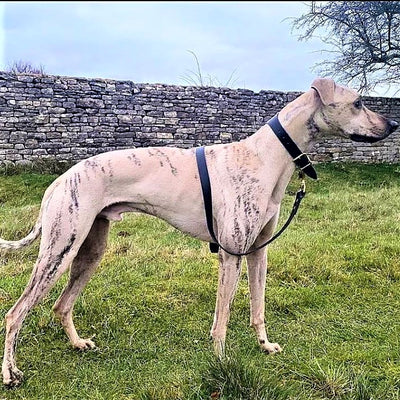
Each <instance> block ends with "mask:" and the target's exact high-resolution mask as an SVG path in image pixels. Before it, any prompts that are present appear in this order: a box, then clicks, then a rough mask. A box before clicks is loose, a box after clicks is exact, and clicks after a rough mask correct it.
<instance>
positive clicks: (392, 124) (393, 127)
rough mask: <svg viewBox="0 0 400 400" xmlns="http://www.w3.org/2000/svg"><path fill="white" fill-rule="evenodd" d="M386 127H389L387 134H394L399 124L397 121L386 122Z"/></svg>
mask: <svg viewBox="0 0 400 400" xmlns="http://www.w3.org/2000/svg"><path fill="white" fill-rule="evenodd" d="M388 125H389V132H390V133H392V132H394V131H395V130H396V129H397V128H398V127H399V123H398V122H397V121H394V120H389V121H388Z"/></svg>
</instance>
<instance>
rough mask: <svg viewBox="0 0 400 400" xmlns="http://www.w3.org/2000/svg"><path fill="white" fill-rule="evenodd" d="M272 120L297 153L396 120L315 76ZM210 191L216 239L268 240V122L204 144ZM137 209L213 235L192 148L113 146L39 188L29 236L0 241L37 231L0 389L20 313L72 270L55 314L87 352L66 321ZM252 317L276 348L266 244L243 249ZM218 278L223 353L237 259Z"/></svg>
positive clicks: (282, 175) (286, 169)
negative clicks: (233, 138) (230, 139)
mask: <svg viewBox="0 0 400 400" xmlns="http://www.w3.org/2000/svg"><path fill="white" fill-rule="evenodd" d="M279 120H280V122H281V124H282V125H283V127H284V128H285V129H286V131H287V132H288V133H289V135H290V136H291V137H292V139H293V140H294V141H295V142H296V143H297V145H298V146H299V147H300V148H301V149H302V150H303V151H309V150H310V148H311V147H312V145H313V143H314V142H316V141H317V140H319V139H321V137H323V136H329V135H336V136H343V137H347V138H349V137H350V138H352V139H354V140H362V141H368V142H373V141H377V140H380V139H383V138H385V137H386V136H388V135H389V134H390V133H391V132H393V131H394V130H395V129H396V128H397V126H398V124H397V123H396V122H395V121H390V120H388V119H387V118H385V117H383V116H381V115H378V114H376V113H374V112H372V111H370V110H368V109H367V108H366V107H365V106H364V105H363V104H362V102H361V99H360V97H359V95H358V94H357V93H356V92H355V91H353V90H351V89H347V88H344V87H341V86H338V85H336V84H335V83H334V82H333V81H332V80H329V79H316V80H315V81H314V82H313V84H312V87H311V89H310V90H309V91H307V92H306V93H304V94H302V95H301V96H299V97H298V98H297V99H295V100H294V101H292V102H291V103H289V104H288V105H287V106H286V107H284V108H283V109H282V110H281V111H280V113H279ZM206 156H207V162H208V169H209V173H210V179H211V185H212V187H213V188H214V189H217V190H214V191H213V212H214V227H215V233H216V237H217V239H218V240H219V242H220V243H221V244H222V245H223V246H224V247H225V248H227V249H230V250H231V251H235V252H246V251H247V250H250V249H252V248H253V247H255V246H257V245H259V244H260V243H262V242H264V241H266V240H267V239H268V238H270V237H271V236H272V234H273V232H274V229H275V227H276V223H277V220H278V215H279V209H280V204H281V201H282V198H283V196H284V193H285V188H286V186H287V184H288V182H289V180H290V177H291V176H292V174H293V171H294V168H295V167H294V163H293V161H292V159H291V157H290V156H289V154H288V153H287V151H286V150H285V148H284V147H283V146H282V144H281V143H280V142H279V140H278V139H277V137H276V136H275V135H274V133H273V132H272V131H271V128H270V127H269V126H268V125H265V126H263V127H261V128H260V129H259V130H258V131H257V132H256V133H254V134H253V135H252V136H250V137H248V138H247V139H245V140H242V141H240V142H237V143H231V144H218V145H213V146H208V147H207V148H206ZM129 211H138V212H144V213H148V214H152V215H155V216H157V217H160V218H162V219H164V220H165V221H168V222H169V223H170V224H171V225H173V226H174V227H176V228H178V229H180V230H181V231H183V232H185V233H187V234H189V235H191V236H193V237H196V238H199V239H201V240H204V241H211V238H210V235H209V233H208V230H207V225H206V219H205V213H204V204H203V197H202V195H201V186H200V182H199V176H198V172H197V166H196V160H195V151H194V149H185V150H183V149H177V148H170V147H158V148H140V149H132V150H121V151H112V152H108V153H104V154H100V155H98V156H95V157H91V158H89V159H87V160H85V161H81V162H79V163H78V164H76V165H75V166H73V167H72V168H71V169H69V170H68V171H67V172H66V173H64V174H63V175H61V176H60V177H59V178H58V179H56V180H55V181H54V182H53V183H52V184H51V185H50V187H49V188H48V189H47V190H46V192H45V194H44V197H43V201H42V204H41V209H40V213H39V217H38V220H37V222H36V225H35V227H34V228H33V230H32V232H31V233H30V234H29V235H28V236H27V237H26V238H24V239H22V240H19V241H15V242H12V241H5V240H2V239H0V248H3V249H19V248H21V247H24V246H27V245H29V244H30V243H32V242H33V240H34V239H36V238H37V237H38V236H39V234H41V242H40V250H39V256H38V259H37V262H36V264H35V267H34V270H33V272H32V276H31V278H30V281H29V283H28V285H27V287H26V289H25V290H24V292H23V294H22V295H21V297H20V298H19V300H18V301H17V302H16V303H15V305H14V306H13V307H12V308H11V309H10V311H9V312H8V313H7V315H6V318H5V320H6V339H5V349H4V361H3V365H2V373H3V381H4V384H5V385H8V386H14V385H17V384H19V383H20V382H21V379H22V372H21V371H19V370H18V368H17V366H16V362H15V351H16V341H17V336H18V332H19V330H20V328H21V325H22V323H23V320H24V319H25V317H26V315H27V313H28V312H29V311H30V310H31V309H32V308H33V307H34V306H35V305H36V304H37V303H38V302H39V301H40V300H41V299H42V298H43V297H44V296H45V295H46V293H48V291H49V290H50V288H51V287H52V286H53V285H54V283H55V282H56V281H57V280H58V279H59V277H60V276H61V275H62V274H63V273H64V272H65V271H66V270H67V269H68V268H69V267H70V279H69V282H68V284H67V286H66V288H65V289H64V291H63V292H62V294H61V295H60V297H59V299H58V300H57V302H56V303H55V305H54V311H55V313H56V315H57V316H58V317H59V318H60V320H61V323H62V325H63V327H64V329H65V331H66V333H67V335H68V337H69V339H70V341H71V343H72V345H73V346H74V347H75V348H78V349H90V348H93V347H94V346H95V345H94V343H93V342H92V341H91V340H90V339H82V338H80V337H79V335H78V333H77V331H76V329H75V326H74V323H73V319H72V310H73V306H74V302H75V300H76V298H77V296H78V295H79V293H80V292H81V291H82V290H83V288H84V286H85V285H86V283H87V282H88V280H89V279H90V277H91V276H92V274H93V272H94V270H95V268H96V266H97V265H98V263H99V262H100V260H101V258H102V255H103V253H104V250H105V247H106V241H107V235H108V231H109V225H110V221H117V220H120V219H121V214H122V213H124V212H129ZM246 258H247V267H248V275H249V287H250V301H251V316H250V323H251V326H252V327H253V328H254V329H255V331H256V334H257V339H258V342H259V344H260V346H261V348H262V350H264V351H266V352H268V353H276V352H280V351H281V347H280V346H279V345H278V344H277V343H270V342H269V340H268V339H267V334H266V330H265V325H264V289H265V277H266V270H267V262H266V250H265V249H262V250H258V251H257V252H255V253H253V254H250V255H248V256H247V257H246ZM219 262H220V268H219V283H218V293H217V300H216V307H215V315H214V322H213V325H212V329H211V336H212V338H213V341H214V347H215V350H216V352H217V354H219V355H222V354H223V351H224V343H225V335H226V330H227V323H228V318H229V311H230V305H231V302H232V299H233V296H234V293H235V289H236V286H237V283H238V279H239V274H240V264H241V257H237V256H232V255H229V254H227V253H226V252H224V251H223V250H220V252H219Z"/></svg>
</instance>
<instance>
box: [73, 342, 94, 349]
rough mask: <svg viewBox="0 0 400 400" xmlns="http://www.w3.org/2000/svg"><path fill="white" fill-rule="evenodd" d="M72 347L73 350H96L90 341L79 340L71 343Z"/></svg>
mask: <svg viewBox="0 0 400 400" xmlns="http://www.w3.org/2000/svg"><path fill="white" fill-rule="evenodd" d="M73 346H74V348H75V349H77V350H81V351H85V350H92V349H95V348H96V345H95V344H94V342H93V341H92V340H90V339H79V340H77V341H76V342H75V343H73Z"/></svg>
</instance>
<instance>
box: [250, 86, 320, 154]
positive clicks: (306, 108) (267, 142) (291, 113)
mask: <svg viewBox="0 0 400 400" xmlns="http://www.w3.org/2000/svg"><path fill="white" fill-rule="evenodd" d="M319 101H320V100H319V99H318V95H317V94H316V93H315V91H314V90H309V91H308V92H306V93H303V94H302V95H300V96H299V97H298V98H297V99H295V100H294V101H292V102H291V103H289V104H287V105H286V106H285V107H284V108H283V109H282V110H281V111H280V112H279V114H278V118H279V121H280V123H281V125H282V127H283V128H284V129H285V130H286V132H287V133H288V134H289V136H290V137H291V138H292V140H293V141H294V142H295V143H296V144H297V146H298V147H299V148H300V150H301V151H303V152H305V153H307V152H309V151H310V149H311V148H312V147H313V145H314V143H315V141H316V136H317V134H318V132H319V128H318V126H317V124H316V123H315V121H314V117H315V110H316V109H317V108H318V102H319ZM245 141H246V142H247V145H248V147H250V148H252V149H253V151H254V152H255V153H256V154H258V155H259V157H260V158H261V159H263V158H264V157H263V155H264V154H266V152H265V151H264V150H265V149H268V148H269V149H271V146H273V147H274V149H275V150H274V153H275V154H278V153H279V158H280V159H282V158H283V159H287V161H288V162H290V161H292V160H291V157H290V155H289V153H287V151H286V149H285V148H284V147H283V146H282V144H281V143H280V142H279V140H278V138H277V137H276V136H275V134H274V133H273V132H272V129H271V128H270V127H269V126H268V124H267V125H264V126H263V127H261V128H260V129H259V130H258V131H257V132H256V133H254V134H253V135H252V136H250V137H249V138H247V139H245Z"/></svg>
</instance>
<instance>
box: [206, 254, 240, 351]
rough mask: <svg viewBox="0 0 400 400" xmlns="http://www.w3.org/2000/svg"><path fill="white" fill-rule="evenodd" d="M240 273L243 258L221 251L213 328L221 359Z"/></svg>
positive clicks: (212, 331)
mask: <svg viewBox="0 0 400 400" xmlns="http://www.w3.org/2000/svg"><path fill="white" fill-rule="evenodd" d="M240 271H241V257H236V256H231V255H229V254H228V253H226V252H225V251H223V250H220V252H219V277H218V292H217V301H216V306H215V314H214V323H213V326H212V328H211V338H212V340H213V344H214V351H215V353H216V355H217V356H218V357H220V358H221V357H222V356H223V355H224V350H225V337H226V330H227V326H228V320H229V314H230V308H231V304H232V301H233V298H234V295H235V293H236V289H237V285H238V281H239V277H240Z"/></svg>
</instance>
